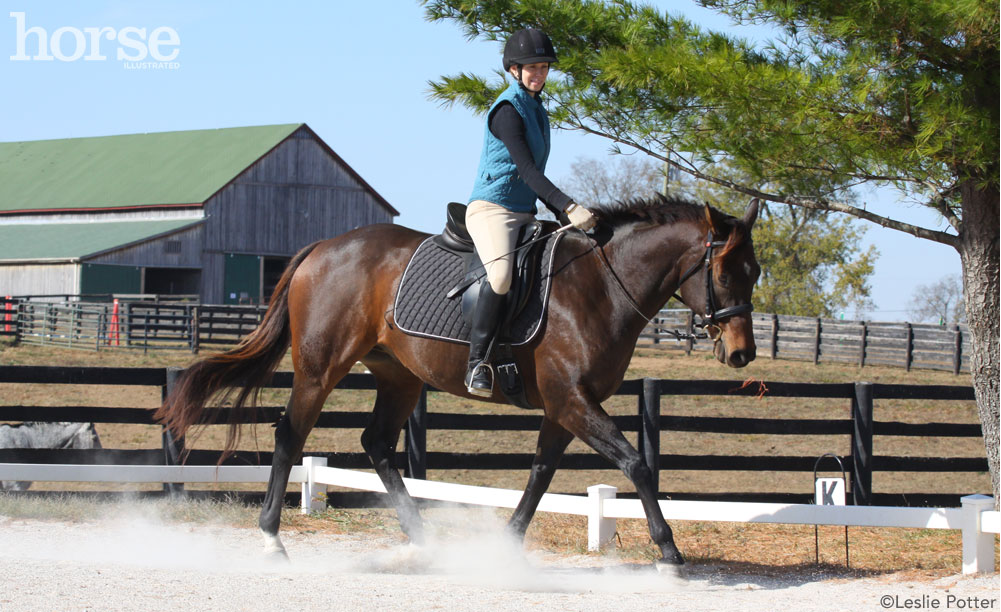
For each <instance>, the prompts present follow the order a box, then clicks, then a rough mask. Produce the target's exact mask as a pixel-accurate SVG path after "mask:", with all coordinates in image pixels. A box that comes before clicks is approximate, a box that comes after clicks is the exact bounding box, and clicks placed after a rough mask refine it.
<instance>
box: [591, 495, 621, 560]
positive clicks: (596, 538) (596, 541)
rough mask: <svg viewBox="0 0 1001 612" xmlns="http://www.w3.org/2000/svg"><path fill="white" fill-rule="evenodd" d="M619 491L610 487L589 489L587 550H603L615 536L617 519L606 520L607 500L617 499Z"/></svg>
mask: <svg viewBox="0 0 1001 612" xmlns="http://www.w3.org/2000/svg"><path fill="white" fill-rule="evenodd" d="M617 492H618V489H617V488H615V487H613V486H610V485H603V484H600V485H594V486H593V487H588V488H587V499H588V509H587V549H588V550H589V551H597V550H601V547H602V546H603V545H605V544H607V543H608V542H609V541H611V539H612V538H613V537H614V536H615V519H614V518H605V508H604V505H605V500H606V499H615V494H616V493H617Z"/></svg>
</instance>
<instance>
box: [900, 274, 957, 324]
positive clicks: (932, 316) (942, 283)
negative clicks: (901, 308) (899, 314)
mask: <svg viewBox="0 0 1001 612" xmlns="http://www.w3.org/2000/svg"><path fill="white" fill-rule="evenodd" d="M907 312H908V313H909V314H910V316H911V318H912V319H913V320H914V321H916V322H922V321H928V322H931V323H938V324H939V325H946V324H948V325H955V324H957V323H966V309H965V308H964V305H963V277H962V276H960V275H959V274H951V275H949V276H944V277H942V278H940V279H939V280H938V281H936V282H934V283H931V284H928V285H919V286H918V287H917V288H916V289H915V290H914V293H913V294H912V295H911V302H910V305H909V306H908V308H907Z"/></svg>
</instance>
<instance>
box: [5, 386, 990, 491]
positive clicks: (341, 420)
mask: <svg viewBox="0 0 1001 612" xmlns="http://www.w3.org/2000/svg"><path fill="white" fill-rule="evenodd" d="M179 374H180V370H179V369H177V368H101V367H47V366H2V367H0V384H3V383H28V384H85V385H92V384H98V385H130V386H154V387H160V388H161V389H162V393H163V394H166V393H168V392H169V390H170V389H171V387H172V385H173V384H174V382H175V381H176V380H177V377H178V376H179ZM766 385H767V395H768V396H769V397H773V398H774V397H781V398H827V399H830V398H841V399H844V400H845V401H846V402H850V404H851V410H850V411H849V414H848V418H844V419H786V418H730V417H700V416H677V415H664V414H661V413H660V407H661V398H662V397H663V396H665V395H668V396H670V395H702V396H713V395H723V396H737V397H741V396H743V397H754V396H756V395H758V394H759V393H760V387H758V385H751V386H746V387H744V386H741V385H739V383H735V382H733V381H720V380H659V379H652V378H645V379H638V380H627V381H624V382H623V384H622V385H621V387H620V388H619V390H618V391H617V393H616V395H626V396H634V397H636V405H637V412H636V414H635V415H633V416H613V417H612V418H613V420H614V421H615V422H616V424H617V425H618V426H619V428H620V429H622V430H623V431H632V432H639V435H638V440H639V450H640V452H641V454H642V455H643V457H644V459H645V461H646V462H647V464H648V466H649V467H650V468H651V469H652V470H653V471H654V472H655V473H657V472H658V471H659V470H705V471H713V470H728V471H732V470H740V471H755V472H762V471H783V472H789V471H792V472H812V471H813V470H814V466H815V461H816V457H815V456H810V457H807V456H750V455H748V456H745V455H696V454H692V455H678V454H661V453H660V449H659V444H660V432H661V431H666V430H673V431H689V432H701V433H723V434H777V435H845V436H848V437H850V439H851V448H852V451H851V456H849V457H844V458H843V461H844V465H845V469H846V470H847V471H848V472H849V474H850V481H851V482H850V493H849V498H850V499H851V500H852V502H853V503H856V504H859V505H895V506H901V505H903V506H907V505H910V506H958V505H959V497H961V496H962V495H966V494H969V493H970V491H957V492H956V493H955V494H933V493H921V492H917V493H906V494H886V493H882V494H881V493H873V491H872V474H873V472H876V471H893V472H914V473H919V472H986V471H987V469H988V467H987V459H986V458H984V457H979V458H978V457H900V456H885V455H880V454H877V453H876V452H875V451H876V450H878V449H874V447H873V437H874V436H927V437H940V436H948V437H979V436H982V433H981V429H980V425H979V424H969V423H937V422H929V423H898V422H879V421H874V420H873V406H874V403H875V402H877V401H879V400H884V399H919V400H928V401H940V400H970V401H972V400H973V399H974V396H973V388H972V387H962V386H950V385H891V384H873V383H868V382H856V383H819V384H817V383H785V382H768V383H766ZM268 386H269V387H271V388H291V386H292V373H291V372H278V373H276V374H275V375H274V377H273V378H272V380H271V382H270V383H269V385H268ZM337 388H338V389H362V390H374V389H375V379H374V377H372V376H371V375H370V374H358V373H352V374H349V375H348V376H346V377H345V378H344V379H343V380H342V381H341V382H340V384H339V385H338V387H337ZM429 391H430V392H434V391H435V390H434V389H427V388H425V389H424V391H423V392H422V394H421V397H420V400H419V401H418V403H417V406H416V408H415V411H414V413H413V415H412V416H411V417H410V420H409V422H408V423H407V426H406V431H405V432H404V433H405V435H404V440H405V444H404V446H405V448H404V450H403V451H402V452H398V453H397V457H396V465H397V466H402V467H403V469H404V471H405V474H406V475H407V476H409V477H413V478H424V477H426V474H427V470H428V469H436V470H448V469H464V470H470V469H472V470H528V469H529V468H530V467H531V464H532V458H533V456H532V455H531V454H527V453H475V454H473V453H449V452H428V451H427V448H426V440H427V432H428V430H443V429H448V430H470V431H475V430H479V431H482V430H486V431H501V430H503V431H538V429H539V427H540V426H541V423H542V416H541V415H540V414H536V413H525V414H503V415H501V414H451V413H435V412H433V411H430V410H428V399H427V398H428V392H429ZM282 410H283V408H282V407H262V408H260V409H259V411H258V415H257V418H256V419H255V422H257V423H274V422H276V421H277V420H278V418H279V417H280V416H281V412H282ZM215 412H216V417H217V419H218V421H219V422H227V420H228V417H229V413H228V410H227V409H222V408H218V409H215ZM152 414H153V411H152V410H151V409H146V408H112V407H94V406H23V405H2V406H0V421H71V422H95V423H132V424H146V425H155V424H156V423H155V422H154V421H153V418H152ZM369 416H370V413H367V412H345V411H325V412H323V413H321V415H320V418H319V420H318V422H317V424H316V426H317V427H342V428H352V429H358V428H364V427H365V426H366V425H367V424H368V419H369ZM182 444H183V440H173V439H172V438H171V437H170V435H169V434H168V433H166V432H164V435H163V448H161V449H146V450H122V449H89V450H72V449H58V450H50V449H0V463H75V464H126V465H128V464H131V465H175V464H177V463H178V462H179V461H180V450H179V447H180V446H181V445H182ZM309 454H310V455H316V456H322V457H326V458H327V460H328V464H329V465H331V466H335V467H342V468H348V469H369V468H370V467H371V465H370V462H369V459H368V457H367V456H366V455H365V454H364V453H360V452H327V453H313V452H311V453H309ZM818 454H819V453H818ZM220 456H221V452H220V451H213V450H194V451H191V452H190V453H189V455H188V456H187V459H186V463H187V464H190V465H215V464H216V463H217V462H218V461H219V458H220ZM270 463H271V453H270V452H254V451H237V452H236V453H235V454H234V455H232V456H231V457H229V458H228V459H227V460H226V461H225V462H224V464H228V465H270ZM560 469H570V470H596V469H597V470H600V469H614V468H613V467H612V466H611V464H609V463H608V462H607V461H605V460H604V459H603V458H602V457H600V456H598V455H596V454H594V453H571V454H567V455H564V457H563V459H562V460H561V462H560ZM655 481H656V479H655ZM171 486H172V487H175V488H174V489H168V487H167V486H166V485H165V490H172V491H175V492H176V491H179V490H180V488H181V486H180V485H171ZM342 495H343V494H342ZM623 496H624V497H625V496H628V494H626V495H623ZM669 496H670V497H671V498H672V499H700V500H725V501H763V502H786V503H802V502H804V501H809V500H807V499H804V495H803V494H801V493H782V492H776V493H742V492H733V493H700V492H669ZM332 503H335V505H336V500H332Z"/></svg>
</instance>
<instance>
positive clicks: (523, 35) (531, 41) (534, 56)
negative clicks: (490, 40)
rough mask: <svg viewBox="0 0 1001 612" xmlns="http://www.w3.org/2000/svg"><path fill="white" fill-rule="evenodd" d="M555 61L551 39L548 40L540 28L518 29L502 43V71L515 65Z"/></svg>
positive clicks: (554, 51)
mask: <svg viewBox="0 0 1001 612" xmlns="http://www.w3.org/2000/svg"><path fill="white" fill-rule="evenodd" d="M555 61H556V50H555V49H553V41H551V40H549V36H547V35H546V33H545V32H543V31H542V30H536V29H535V28H525V29H524V30H518V31H517V32H515V33H514V34H512V35H511V38H508V39H507V43H506V44H505V45H504V72H507V71H508V70H510V69H511V66H515V65H523V64H536V63H539V62H549V63H553V62H555Z"/></svg>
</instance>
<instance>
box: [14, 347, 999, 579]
mask: <svg viewBox="0 0 1001 612" xmlns="http://www.w3.org/2000/svg"><path fill="white" fill-rule="evenodd" d="M194 359H195V356H193V355H190V354H189V353H185V352H180V351H160V352H150V353H148V354H143V353H139V352H125V351H102V352H99V353H97V352H90V351H73V350H67V349H62V348H54V347H25V346H17V347H14V346H10V345H9V344H4V343H0V365H63V366H70V365H76V366H106V367H164V366H169V365H176V366H182V367H183V366H186V365H188V364H190V363H191V362H192V361H193V360H194ZM279 369H282V370H290V369H291V363H290V361H289V358H288V357H286V359H285V361H284V362H283V363H282V365H281V366H280V368H279ZM644 376H652V377H657V378H667V379H707V378H712V379H722V380H732V381H734V385H735V386H739V385H740V384H741V383H742V382H743V381H744V380H745V379H747V378H754V379H758V380H763V381H766V383H767V382H768V381H783V382H853V381H860V380H867V381H871V382H881V383H900V384H939V385H968V384H970V383H969V378H968V376H966V375H961V376H954V375H952V374H951V373H945V372H928V371H912V372H906V371H904V370H903V369H897V368H883V367H872V366H866V367H865V368H858V367H856V366H849V365H838V364H824V363H822V364H819V365H816V366H814V365H812V364H806V363H803V362H792V361H780V360H776V361H772V360H769V359H766V358H765V359H759V360H757V361H755V362H754V363H752V364H751V365H750V366H748V367H747V368H745V369H743V370H740V371H735V370H731V369H728V368H725V367H723V366H722V365H720V364H718V363H717V362H715V361H714V360H713V359H712V358H711V357H708V356H702V355H693V356H690V357H686V356H684V355H683V354H681V353H677V352H669V351H658V350H655V349H644V350H639V351H637V352H636V354H635V355H634V357H633V360H632V363H631V364H630V368H629V371H628V373H627V378H641V377H644ZM286 394H287V391H279V390H266V391H265V392H264V394H263V398H262V403H263V404H264V405H283V404H284V403H285V399H286ZM373 399H374V396H373V394H372V392H368V391H337V392H335V393H333V394H332V395H331V397H330V398H328V400H327V402H326V404H325V406H324V410H339V411H359V412H366V413H367V412H369V411H370V410H371V406H372V402H373ZM159 401H160V391H159V389H157V388H136V387H116V386H101V387H97V386H76V385H10V384H0V405H18V404H20V405H94V406H117V407H146V408H153V407H155V406H157V405H158V403H159ZM635 401H636V400H635V398H629V397H613V398H611V399H610V400H609V401H608V402H606V403H605V408H606V410H607V411H608V412H609V413H610V414H635V411H636V406H635ZM849 407H850V405H849V402H848V400H843V399H837V400H812V399H810V400H808V399H795V398H788V399H785V398H769V397H764V398H761V399H754V398H736V397H673V398H672V397H665V398H663V399H662V404H661V413H662V414H664V415H705V416H732V417H769V418H788V419H796V418H817V419H829V418H847V417H848V411H849ZM429 410H431V411H432V412H455V413H464V412H465V413H495V414H519V413H522V412H523V411H521V410H519V409H516V408H511V407H505V406H494V405H488V404H483V403H477V402H472V401H467V400H463V399H460V398H454V397H451V396H446V395H444V394H436V395H434V396H432V397H431V398H430V400H429ZM875 410H876V414H875V419H876V420H877V421H906V422H928V421H936V422H963V423H976V422H978V415H977V409H976V406H975V404H974V403H973V402H943V401H938V402H928V401H916V400H894V401H886V400H879V401H877V403H876V408H875ZM97 427H98V431H99V434H100V436H101V439H102V443H103V444H104V446H105V447H106V448H126V449H139V448H159V447H160V431H159V428H158V427H155V426H144V425H115V424H98V426H97ZM360 433H361V432H360V430H329V429H326V430H320V429H317V430H314V432H313V433H312V434H311V435H310V438H309V440H308V441H307V447H306V448H307V450H316V451H332V450H334V451H340V452H360V451H361V446H360V443H359V436H360ZM223 436H224V431H223V429H222V428H220V427H208V428H205V429H204V431H203V433H202V434H201V436H200V437H199V438H198V439H197V442H196V447H197V448H219V447H220V445H221V441H222V439H223ZM271 436H272V432H271V428H270V427H267V426H261V427H258V428H256V431H253V432H250V431H248V432H246V434H245V436H244V442H243V444H242V446H241V448H244V449H249V450H254V449H258V450H260V451H268V450H270V449H271V448H272V445H273V442H272V439H271ZM627 437H628V438H630V439H631V440H632V441H633V442H634V443H635V434H627ZM534 448H535V434H534V433H532V432H459V431H439V430H432V431H430V432H428V450H429V451H452V452H524V453H531V452H534ZM874 450H875V453H876V454H877V455H922V456H937V455H949V456H970V457H983V456H984V448H983V442H982V440H979V439H971V438H891V437H877V438H876V440H875V441H874ZM568 452H571V453H583V452H591V451H590V450H589V449H587V448H586V447H584V446H583V445H582V444H581V443H580V442H579V441H575V442H574V443H573V444H571V446H570V448H569V449H568ZM661 452H663V453H679V454H720V455H730V454H733V455H802V456H818V455H820V454H822V453H824V452H835V453H839V454H841V455H847V454H849V448H848V440H847V437H843V436H840V437H839V436H767V435H751V434H739V435H724V434H698V433H690V432H663V433H662V437H661ZM428 477H429V478H431V479H433V480H441V481H450V482H462V483H465V484H477V485H485V486H495V487H501V488H511V489H521V488H523V487H524V485H525V482H526V480H527V477H528V474H527V473H526V472H525V471H494V470H482V471H481V470H449V471H435V470H432V471H431V472H430V473H429V475H428ZM599 482H601V483H605V484H611V485H614V486H617V487H619V489H620V491H631V490H632V486H631V484H630V483H628V482H627V481H626V480H625V478H624V477H623V476H622V475H621V474H619V473H618V472H616V471H614V470H601V471H572V470H562V471H558V472H557V474H556V477H555V479H554V481H553V484H552V486H551V487H550V490H551V491H560V492H583V491H584V489H585V488H586V487H587V486H588V485H591V484H597V483H599ZM660 486H661V490H662V491H686V492H726V491H763V492H769V491H789V492H802V493H803V494H804V495H809V494H810V493H811V492H812V488H813V481H812V476H811V475H810V474H802V473H768V472H736V471H734V472H697V471H673V472H669V471H665V472H662V474H661V482H660ZM33 488H35V489H50V490H60V491H72V490H82V491H87V490H91V491H93V490H100V491H108V490H109V489H113V488H115V487H110V486H109V485H107V484H88V483H36V485H35V486H34V487H33ZM118 488H119V489H121V490H136V489H158V488H159V486H158V485H149V486H137V485H127V486H121V487H118ZM189 488H194V487H193V486H192V487H189ZM206 488H212V487H211V486H206ZM219 488H226V489H235V488H237V487H234V486H233V485H228V484H227V485H221V486H220V487H219ZM243 488H245V489H251V490H261V488H262V486H261V485H246V486H245V487H243ZM290 490H294V488H291V487H290ZM874 490H875V492H877V493H879V492H915V491H921V492H928V493H963V494H965V493H972V492H988V491H990V479H989V476H988V475H987V474H984V473H981V474H968V473H962V474H912V473H906V474H893V473H881V472H877V473H876V474H875V475H874ZM130 503H131V502H130ZM137 503H140V504H144V503H145V504H154V505H153V506H146V507H147V508H154V509H153V510H149V511H151V512H157V513H159V514H160V516H163V517H165V518H166V519H168V520H176V521H196V522H201V521H221V522H223V523H226V524H232V525H235V526H241V527H253V526H255V525H256V516H257V512H258V508H257V507H256V506H255V507H247V506H244V505H243V504H240V503H238V502H218V501H216V502H213V501H198V502H195V501H187V502H176V501H175V502H171V501H168V500H160V501H157V502H137ZM102 504H104V505H102ZM109 504H110V505H109ZM119 510H120V508H117V507H116V506H115V505H114V502H107V501H100V500H96V499H92V498H89V497H87V496H81V495H72V494H65V495H58V496H53V497H44V498H43V497H35V496H17V495H2V496H0V515H5V516H13V517H24V518H48V519H56V520H69V521H77V520H87V517H90V516H95V515H104V514H106V513H108V512H116V511H119ZM424 514H425V516H426V518H427V519H428V520H429V521H430V522H431V523H432V524H433V525H436V528H440V529H448V528H449V525H450V522H449V519H446V518H439V517H438V511H437V510H434V509H428V510H425V512H424ZM496 515H497V516H498V517H499V520H504V519H506V516H507V512H505V511H497V513H496ZM449 516H452V515H449ZM282 520H283V525H284V527H283V529H293V530H303V531H333V532H338V533H359V532H360V533H379V534H383V535H392V536H394V537H399V538H400V539H401V540H402V539H403V535H402V534H401V533H400V532H399V526H398V524H397V522H396V518H395V513H393V512H392V511H391V510H387V509H381V508H373V509H359V510H355V509H351V510H348V509H338V508H330V509H328V510H327V511H326V512H324V513H320V514H315V515H308V516H303V515H300V514H299V513H298V510H297V509H289V510H287V511H286V512H285V513H284V514H283V518H282ZM673 527H674V530H675V534H676V539H677V541H678V544H679V547H680V548H681V549H682V551H683V552H684V553H685V554H686V555H687V556H688V558H689V559H691V560H693V561H695V562H697V563H715V564H723V565H726V566H727V567H729V568H731V569H732V570H733V571H754V572H762V571H770V568H771V569H775V568H778V569H781V570H783V571H784V570H787V569H799V570H803V571H805V570H804V568H812V569H809V571H813V570H814V569H816V567H815V566H814V565H813V563H814V535H813V534H814V532H813V529H812V528H811V527H809V526H806V527H804V526H788V525H750V524H728V523H703V522H678V523H676V524H674V525H673ZM618 528H619V533H618V541H617V545H616V548H615V551H616V554H617V555H619V556H620V557H622V558H623V559H624V560H636V561H644V560H650V559H652V558H653V557H654V556H655V554H656V550H655V548H654V547H653V546H652V544H651V543H650V539H649V535H648V533H647V529H646V523H645V521H638V520H620V521H619V523H618ZM586 537H587V535H586V525H585V523H584V519H583V518H581V517H568V516H562V515H554V514H548V513H540V514H538V515H537V517H536V519H535V521H534V522H533V524H532V526H531V527H530V529H529V532H528V537H527V546H528V547H529V548H538V549H541V550H547V551H554V552H565V553H572V554H581V553H583V552H584V551H585V550H586ZM959 538H960V535H959V533H958V532H952V531H939V530H905V529H862V528H850V529H849V540H850V550H851V566H852V568H854V569H852V570H851V572H870V573H872V572H885V571H918V572H931V573H937V574H942V573H955V572H956V571H958V568H959V566H960V561H959V559H960V551H961V544H960V539H959ZM820 556H821V567H822V568H826V569H828V570H831V571H833V569H834V568H838V567H840V566H843V564H844V530H843V529H842V528H821V530H820ZM838 571H840V570H838Z"/></svg>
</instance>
